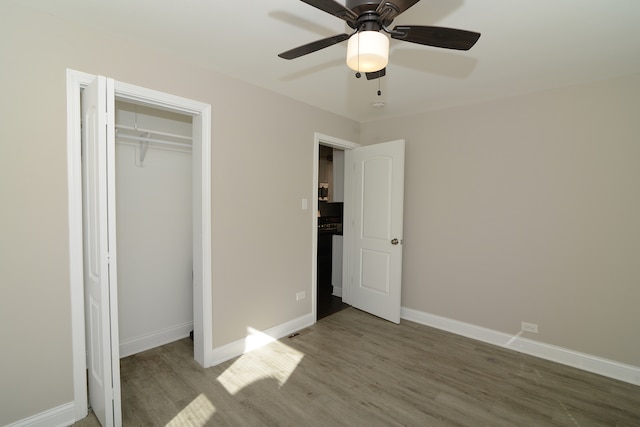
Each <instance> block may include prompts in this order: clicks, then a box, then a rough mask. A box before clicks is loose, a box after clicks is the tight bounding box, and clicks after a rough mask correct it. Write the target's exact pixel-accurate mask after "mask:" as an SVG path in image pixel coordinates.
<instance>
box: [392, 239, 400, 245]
mask: <svg viewBox="0 0 640 427" xmlns="http://www.w3.org/2000/svg"><path fill="white" fill-rule="evenodd" d="M398 243H400V241H399V240H398V239H393V240H392V241H391V244H392V245H397V244H398Z"/></svg>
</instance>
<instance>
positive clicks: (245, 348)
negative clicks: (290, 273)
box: [207, 313, 316, 366]
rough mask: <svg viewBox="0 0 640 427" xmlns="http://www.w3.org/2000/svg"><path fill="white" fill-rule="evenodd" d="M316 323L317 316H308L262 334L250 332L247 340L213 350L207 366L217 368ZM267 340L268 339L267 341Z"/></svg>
mask: <svg viewBox="0 0 640 427" xmlns="http://www.w3.org/2000/svg"><path fill="white" fill-rule="evenodd" d="M314 323H316V317H315V314H313V313H312V314H306V315H304V316H301V317H298V318H297V319H293V320H290V321H288V322H285V323H282V324H280V325H277V326H274V327H273V328H269V329H267V330H265V331H262V332H252V333H251V332H250V333H249V334H248V335H247V336H246V337H245V338H243V339H241V340H238V341H234V342H232V343H229V344H225V345H223V346H221V347H218V348H215V349H213V352H212V353H211V354H210V356H211V358H210V359H208V360H207V362H208V363H207V366H215V365H218V364H220V363H222V362H226V361H227V360H230V359H233V358H234V357H237V356H241V355H243V354H245V353H248V352H250V351H252V350H255V349H257V348H259V347H261V346H262V345H265V344H268V343H269V342H272V341H275V340H278V339H280V338H282V337H286V336H288V335H291V334H292V333H294V332H296V331H299V330H301V329H304V328H306V327H309V326H311V325H313V324H314ZM256 335H260V336H261V340H260V341H261V345H256V343H255V340H254V339H253V338H254V337H255V336H256ZM265 338H266V339H265Z"/></svg>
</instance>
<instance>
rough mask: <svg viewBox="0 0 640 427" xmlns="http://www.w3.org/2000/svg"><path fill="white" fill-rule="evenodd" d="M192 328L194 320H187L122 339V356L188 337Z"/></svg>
mask: <svg viewBox="0 0 640 427" xmlns="http://www.w3.org/2000/svg"><path fill="white" fill-rule="evenodd" d="M192 330H193V322H187V323H183V324H181V325H176V326H171V327H169V328H166V329H163V330H160V331H155V332H152V333H150V334H146V335H142V336H139V337H135V338H132V339H129V340H126V341H122V342H121V343H120V357H121V358H122V357H127V356H131V355H132V354H136V353H140V352H141V351H145V350H150V349H152V348H156V347H159V346H161V345H165V344H169V343H170V342H174V341H177V340H180V339H182V338H186V337H188V336H189V333H190V332H191V331H192Z"/></svg>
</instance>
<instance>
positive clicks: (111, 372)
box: [82, 77, 122, 427]
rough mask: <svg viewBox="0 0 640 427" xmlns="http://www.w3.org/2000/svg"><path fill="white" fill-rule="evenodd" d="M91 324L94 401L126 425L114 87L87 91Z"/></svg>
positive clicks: (102, 84)
mask: <svg viewBox="0 0 640 427" xmlns="http://www.w3.org/2000/svg"><path fill="white" fill-rule="evenodd" d="M82 120H83V126H82V128H83V131H82V173H83V240H84V242H83V243H84V284H85V285H84V286H85V313H86V314H85V323H86V329H85V331H86V346H87V371H88V387H89V403H90V405H91V408H92V409H93V412H94V413H95V414H96V417H97V418H98V420H99V421H100V423H101V424H102V425H103V426H105V427H106V426H109V427H111V426H120V425H122V414H121V406H120V365H119V363H120V357H119V347H118V345H117V343H118V304H117V301H118V296H117V283H116V282H117V268H116V246H115V172H114V148H115V147H114V146H115V141H114V84H113V80H112V79H107V78H105V77H97V78H96V79H95V80H94V81H93V82H92V83H91V84H90V85H89V86H88V87H87V88H86V89H84V90H83V92H82Z"/></svg>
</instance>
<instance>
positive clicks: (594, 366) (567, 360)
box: [401, 307, 640, 385]
mask: <svg viewBox="0 0 640 427" xmlns="http://www.w3.org/2000/svg"><path fill="white" fill-rule="evenodd" d="M401 317H402V318H403V319H405V320H409V321H412V322H416V323H420V324H422V325H426V326H431V327H433V328H437V329H441V330H443V331H447V332H451V333H454V334H457V335H462V336H465V337H468V338H473V339H476V340H478V341H483V342H486V343H489V344H493V345H497V346H499V347H504V348H508V349H511V350H515V351H518V352H520V353H525V354H528V355H531V356H536V357H539V358H541V359H546V360H550V361H552V362H556V363H560V364H563V365H567V366H571V367H574V368H578V369H582V370H584V371H588V372H592V373H594V374H598V375H602V376H605V377H609V378H613V379H616V380H620V381H624V382H627V383H630V384H635V385H640V367H637V366H632V365H626V364H624V363H620V362H616V361H613V360H608V359H604V358H601V357H597V356H592V355H590V354H585V353H580V352H577V351H573V350H569V349H566V348H563V347H558V346H555V345H551V344H545V343H543V342H539V341H534V340H530V339H527V338H521V337H520V334H516V335H509V334H505V333H503V332H498V331H494V330H492V329H487V328H483V327H481V326H476V325H472V324H469V323H465V322H460V321H458V320H453V319H448V318H446V317H441V316H436V315H434V314H429V313H425V312H422V311H418V310H413V309H410V308H406V307H402V311H401Z"/></svg>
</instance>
